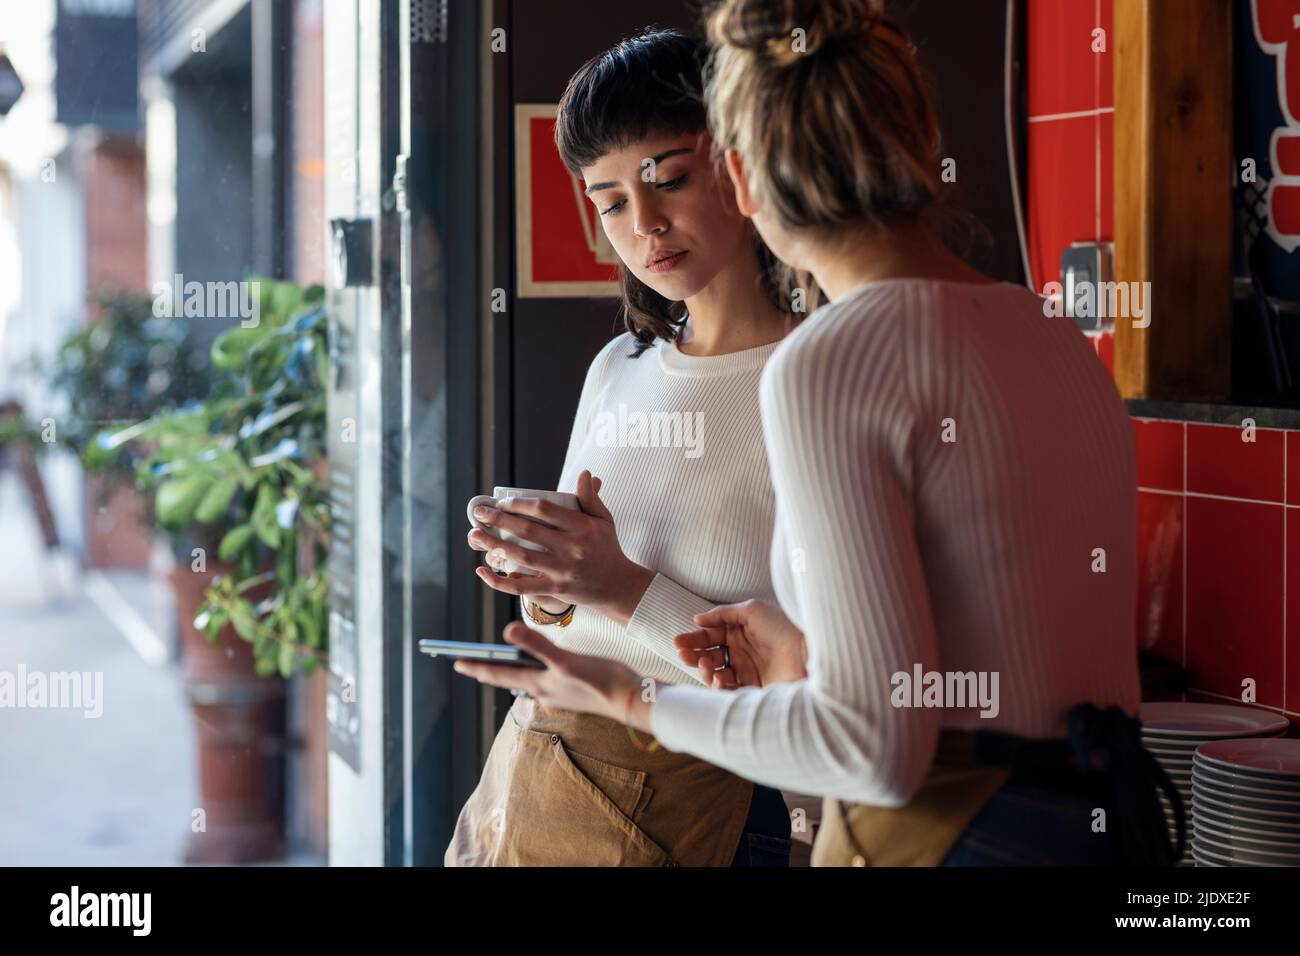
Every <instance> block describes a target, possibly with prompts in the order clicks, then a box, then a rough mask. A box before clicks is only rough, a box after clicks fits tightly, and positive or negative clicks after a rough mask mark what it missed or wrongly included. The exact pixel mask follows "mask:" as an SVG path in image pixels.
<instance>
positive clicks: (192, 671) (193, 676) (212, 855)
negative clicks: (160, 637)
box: [169, 565, 286, 864]
mask: <svg viewBox="0 0 1300 956" xmlns="http://www.w3.org/2000/svg"><path fill="white" fill-rule="evenodd" d="M232 571H233V568H230V567H227V566H222V565H214V566H210V568H209V570H208V571H207V572H206V573H198V572H194V571H191V570H190V569H189V567H188V566H185V565H182V566H180V567H178V568H176V569H175V570H174V571H172V572H171V574H170V575H169V577H170V580H171V585H172V590H173V591H174V592H175V595H176V613H177V615H178V617H179V625H180V633H181V650H182V658H183V667H184V675H185V685H186V690H187V692H188V695H189V698H190V705H191V707H192V708H193V710H194V720H195V726H196V728H197V731H198V764H199V802H198V808H201V809H202V810H203V811H204V814H205V817H206V819H205V821H204V822H205V829H202V830H198V831H195V832H192V835H191V837H190V841H189V845H188V846H187V848H186V852H185V862H187V863H227V864H229V863H250V862H254V861H257V860H272V859H278V858H280V857H282V856H283V855H284V844H285V838H284V833H285V824H284V820H285V765H286V760H285V727H286V723H285V721H286V706H285V683H284V680H283V679H281V678H280V677H269V678H262V677H258V676H257V675H256V673H255V672H254V670H253V648H252V645H251V644H249V643H248V642H247V641H245V640H244V639H243V638H241V637H240V636H239V635H238V634H236V633H235V630H234V628H232V627H229V626H227V627H226V628H225V629H223V630H222V631H221V633H220V634H219V635H218V639H217V641H216V643H215V644H210V643H209V642H208V639H207V635H205V634H204V633H203V632H202V631H200V630H199V629H198V628H196V627H195V626H194V623H193V622H194V615H195V614H196V613H197V612H198V609H199V607H200V605H201V604H202V603H203V591H204V589H205V588H206V587H207V586H208V585H209V583H210V582H211V579H212V577H213V575H215V574H229V573H231V572H232ZM254 600H256V598H254Z"/></svg>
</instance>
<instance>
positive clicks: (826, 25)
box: [709, 0, 885, 65]
mask: <svg viewBox="0 0 1300 956" xmlns="http://www.w3.org/2000/svg"><path fill="white" fill-rule="evenodd" d="M884 19H885V12H884V2H883V0H725V2H723V3H720V4H719V5H718V6H717V7H716V8H715V9H714V11H713V13H712V15H711V16H710V18H709V41H710V43H712V44H713V45H714V46H715V47H716V46H722V45H726V46H731V47H735V48H737V49H740V50H748V51H751V52H753V53H755V54H758V55H760V56H766V57H768V58H770V59H771V61H773V62H775V63H777V64H781V65H787V64H793V63H797V62H799V61H800V59H801V58H802V57H805V56H808V55H809V54H813V53H817V52H818V51H819V50H823V49H825V47H826V46H827V45H829V44H831V43H832V42H834V41H836V40H847V39H863V40H865V39H867V38H868V37H869V36H870V33H871V30H872V28H873V27H875V26H876V25H877V24H878V23H879V22H880V21H882V20H884Z"/></svg>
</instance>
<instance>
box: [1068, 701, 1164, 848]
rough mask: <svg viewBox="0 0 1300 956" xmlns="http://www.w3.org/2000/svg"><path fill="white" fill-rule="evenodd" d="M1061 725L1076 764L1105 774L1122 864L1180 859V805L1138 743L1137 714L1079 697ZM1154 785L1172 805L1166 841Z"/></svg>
mask: <svg viewBox="0 0 1300 956" xmlns="http://www.w3.org/2000/svg"><path fill="white" fill-rule="evenodd" d="M1066 726H1067V728H1068V730H1067V733H1068V738H1069V741H1070V744H1071V745H1072V746H1073V748H1074V754H1075V760H1076V762H1077V766H1078V767H1079V769H1080V770H1081V771H1082V772H1084V773H1085V774H1092V773H1105V774H1106V775H1107V777H1108V779H1109V785H1110V786H1109V789H1110V801H1111V807H1112V810H1113V811H1114V812H1115V813H1116V814H1117V815H1118V817H1119V820H1118V823H1119V830H1118V841H1117V842H1118V845H1119V850H1120V854H1121V859H1122V862H1123V863H1124V865H1127V866H1169V865H1171V864H1172V863H1174V862H1176V861H1178V860H1180V859H1181V858H1182V856H1183V853H1184V852H1185V851H1186V849H1187V818H1186V810H1185V808H1184V807H1183V801H1182V798H1181V797H1180V796H1179V794H1178V789H1177V788H1176V787H1175V786H1174V782H1173V780H1171V779H1170V777H1169V774H1168V773H1166V772H1165V768H1164V767H1162V766H1160V763H1159V761H1157V760H1156V758H1155V757H1154V756H1153V755H1152V754H1151V752H1150V751H1148V750H1147V749H1146V748H1145V747H1143V746H1142V733H1141V724H1140V722H1139V721H1138V719H1137V718H1136V717H1130V716H1129V715H1128V714H1126V713H1124V711H1123V710H1121V709H1120V708H1119V707H1115V706H1113V705H1112V706H1110V707H1106V708H1105V709H1102V708H1099V707H1098V706H1097V705H1096V704H1094V703H1092V702H1091V701H1085V702H1084V703H1080V704H1075V705H1074V707H1072V708H1070V711H1069V713H1068V714H1067V715H1066ZM1157 788H1159V789H1160V790H1161V791H1162V792H1163V793H1164V795H1165V798H1166V799H1167V800H1168V801H1169V803H1170V805H1171V806H1172V807H1173V809H1174V834H1173V840H1172V841H1171V836H1170V834H1169V828H1168V825H1167V823H1166V821H1165V814H1164V809H1163V808H1162V807H1161V806H1160V802H1159V801H1158V800H1157V799H1156V789H1157Z"/></svg>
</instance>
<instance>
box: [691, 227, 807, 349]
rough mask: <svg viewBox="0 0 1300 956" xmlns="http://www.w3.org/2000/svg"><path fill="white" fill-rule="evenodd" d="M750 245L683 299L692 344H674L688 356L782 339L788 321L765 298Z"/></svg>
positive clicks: (751, 346)
mask: <svg viewBox="0 0 1300 956" xmlns="http://www.w3.org/2000/svg"><path fill="white" fill-rule="evenodd" d="M749 245H750V244H749V243H745V248H744V250H743V251H742V252H741V253H740V254H737V255H736V256H735V257H734V258H733V260H732V262H731V263H730V264H729V265H728V266H727V267H726V268H725V269H723V270H722V271H721V272H719V273H718V274H717V276H715V277H714V279H713V281H712V282H710V283H709V284H708V285H707V286H705V287H704V288H703V289H701V290H700V291H699V292H698V293H697V294H695V295H693V296H691V297H690V298H689V299H687V300H686V308H687V311H688V312H689V313H690V316H691V333H692V334H691V339H690V341H689V342H678V345H677V347H678V348H679V349H681V351H683V352H685V353H686V354H687V355H701V356H708V355H727V354H730V353H732V352H743V351H744V350H745V349H753V348H758V347H759V346H761V345H768V344H770V343H772V342H776V341H778V340H780V339H782V338H784V337H785V334H786V332H788V331H789V330H790V325H791V323H790V316H789V315H788V314H786V313H784V312H782V311H781V310H780V309H778V308H777V307H776V306H775V305H773V304H772V301H771V299H769V298H768V297H767V293H766V292H765V291H764V289H763V283H762V282H761V281H760V280H759V271H758V260H757V259H756V258H755V256H754V255H753V254H752V253H751V252H749Z"/></svg>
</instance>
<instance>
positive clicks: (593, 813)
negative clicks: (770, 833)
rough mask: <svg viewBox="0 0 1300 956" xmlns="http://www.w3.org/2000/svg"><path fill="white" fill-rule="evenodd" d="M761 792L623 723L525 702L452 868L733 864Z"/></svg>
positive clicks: (453, 854)
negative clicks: (753, 800)
mask: <svg viewBox="0 0 1300 956" xmlns="http://www.w3.org/2000/svg"><path fill="white" fill-rule="evenodd" d="M753 790H754V787H753V784H751V783H750V782H749V781H748V780H744V779H742V778H740V777H737V776H736V775H735V774H732V773H729V772H727V771H725V770H722V769H720V768H718V767H715V766H713V765H712V764H708V763H705V762H704V761H702V760H698V759H696V758H695V757H691V756H688V755H687V754H676V753H671V752H669V751H667V750H664V749H663V748H662V747H657V746H656V744H655V742H654V738H652V737H650V736H649V735H647V734H639V733H636V732H633V731H631V730H629V728H627V727H626V726H624V725H623V724H621V723H618V722H616V721H612V720H608V719H606V718H603V717H595V716H592V715H590V714H577V713H573V712H571V711H566V710H555V709H551V708H546V707H543V706H541V705H540V704H538V703H537V702H536V701H535V700H532V699H528V698H522V697H521V698H519V699H518V700H516V701H515V703H514V706H513V707H511V708H510V712H509V714H508V716H507V717H506V720H505V721H504V722H503V723H502V725H501V729H500V730H499V731H498V732H497V736H496V740H495V741H494V742H493V744H492V750H491V752H490V753H489V754H488V759H487V764H486V765H485V766H484V768H483V776H482V778H481V779H480V780H479V785H478V787H477V788H475V790H474V792H473V793H472V794H471V795H470V798H469V801H468V802H467V803H466V804H465V807H464V809H462V810H461V812H460V817H459V819H458V820H457V821H456V829H455V832H454V833H453V834H452V840H451V843H450V845H449V846H448V847H447V852H446V854H445V856H444V859H443V862H444V863H445V864H446V865H447V866H728V865H729V864H730V863H731V859H732V857H733V855H734V854H735V851H736V846H737V844H738V843H739V842H740V834H741V831H742V830H743V829H744V826H745V817H746V815H747V814H748V813H749V801H750V797H751V796H752V795H753Z"/></svg>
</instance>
